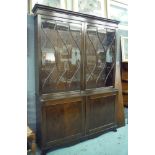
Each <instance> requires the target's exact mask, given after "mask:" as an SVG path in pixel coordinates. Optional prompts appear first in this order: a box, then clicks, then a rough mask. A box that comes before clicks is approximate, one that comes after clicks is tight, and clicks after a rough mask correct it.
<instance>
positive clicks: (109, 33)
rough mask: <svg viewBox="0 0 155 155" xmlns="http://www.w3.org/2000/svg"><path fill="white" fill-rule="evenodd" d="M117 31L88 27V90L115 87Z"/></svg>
mask: <svg viewBox="0 0 155 155" xmlns="http://www.w3.org/2000/svg"><path fill="white" fill-rule="evenodd" d="M114 52H115V31H113V30H109V29H104V28H102V27H94V26H88V27H87V34H86V58H87V61H86V88H97V87H107V86H113V71H114V64H115V61H114V57H115V53H114Z"/></svg>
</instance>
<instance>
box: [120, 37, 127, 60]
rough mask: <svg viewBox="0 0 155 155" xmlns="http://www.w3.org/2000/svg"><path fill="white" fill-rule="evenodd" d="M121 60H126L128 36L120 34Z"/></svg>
mask: <svg viewBox="0 0 155 155" xmlns="http://www.w3.org/2000/svg"><path fill="white" fill-rule="evenodd" d="M121 51H122V62H128V37H124V36H121Z"/></svg>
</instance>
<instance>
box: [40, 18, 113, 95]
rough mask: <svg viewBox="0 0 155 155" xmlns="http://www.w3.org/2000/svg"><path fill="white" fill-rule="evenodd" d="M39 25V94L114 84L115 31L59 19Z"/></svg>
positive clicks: (42, 22) (42, 21)
mask: <svg viewBox="0 0 155 155" xmlns="http://www.w3.org/2000/svg"><path fill="white" fill-rule="evenodd" d="M40 26H41V27H40V31H41V32H40V34H41V74H40V75H41V78H40V83H41V92H42V94H47V93H56V92H66V91H75V90H77V91H81V90H86V89H91V88H98V87H108V86H113V85H114V66H115V30H113V29H110V28H105V27H104V26H103V25H95V24H89V23H84V22H80V21H75V20H74V22H73V21H71V20H65V19H60V18H59V19H54V18H53V19H47V18H42V20H41V25H40Z"/></svg>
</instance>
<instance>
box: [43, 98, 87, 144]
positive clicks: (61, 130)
mask: <svg viewBox="0 0 155 155" xmlns="http://www.w3.org/2000/svg"><path fill="white" fill-rule="evenodd" d="M42 115H43V121H42V122H43V124H44V127H43V128H44V137H45V139H46V140H45V141H46V144H47V145H51V144H54V143H59V142H61V143H65V142H67V141H70V140H72V139H76V138H79V137H81V136H82V135H83V134H84V104H83V101H82V99H81V98H80V97H79V98H70V99H58V100H55V101H47V102H46V103H45V105H44V107H43V114H42Z"/></svg>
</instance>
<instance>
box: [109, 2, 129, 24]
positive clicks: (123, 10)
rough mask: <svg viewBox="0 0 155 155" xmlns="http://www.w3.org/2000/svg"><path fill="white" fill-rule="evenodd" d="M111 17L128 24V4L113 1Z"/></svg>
mask: <svg viewBox="0 0 155 155" xmlns="http://www.w3.org/2000/svg"><path fill="white" fill-rule="evenodd" d="M110 18H111V19H115V20H118V21H120V24H123V25H128V9H127V5H125V4H120V3H118V2H112V1H111V4H110Z"/></svg>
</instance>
